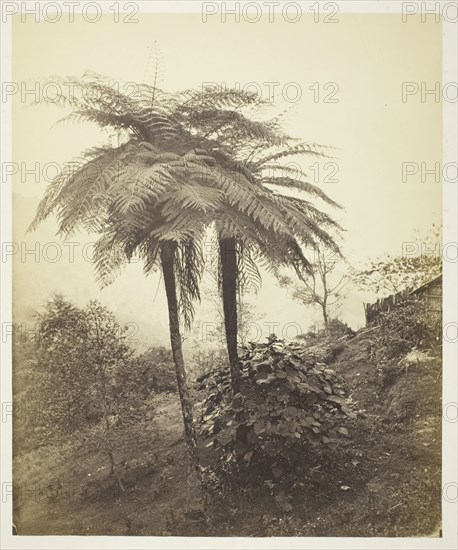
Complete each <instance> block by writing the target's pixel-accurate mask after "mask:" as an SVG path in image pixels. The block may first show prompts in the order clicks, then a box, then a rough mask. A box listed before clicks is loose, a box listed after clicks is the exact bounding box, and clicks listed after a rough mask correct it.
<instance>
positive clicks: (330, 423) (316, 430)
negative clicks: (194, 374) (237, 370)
mask: <svg viewBox="0 0 458 550" xmlns="http://www.w3.org/2000/svg"><path fill="white" fill-rule="evenodd" d="M304 352H305V350H304V348H303V347H302V346H300V345H297V344H288V343H285V342H284V341H282V340H277V339H276V338H275V337H271V338H270V339H269V341H268V342H267V343H265V344H254V343H252V344H250V345H249V346H247V347H246V348H244V352H243V354H242V356H241V358H240V367H241V372H242V388H241V391H240V392H239V393H237V394H235V395H233V393H232V390H231V384H230V373H229V369H227V368H223V369H217V370H214V371H212V372H210V373H207V374H206V375H204V376H202V377H200V378H199V379H198V383H199V389H201V390H203V389H205V390H206V391H207V392H208V394H207V397H206V399H205V400H204V403H203V414H202V430H201V431H202V435H203V436H204V438H206V439H208V440H210V441H209V443H208V445H207V446H210V447H213V448H214V449H215V451H216V453H217V455H218V458H219V460H217V461H215V464H217V466H216V467H215V469H216V470H218V469H219V470H221V471H220V473H224V472H225V473H231V472H234V471H236V470H238V471H239V472H240V471H242V470H248V471H250V472H252V473H253V475H254V474H256V475H260V476H262V477H263V478H264V479H278V478H280V477H281V478H283V479H284V478H286V477H288V476H290V475H293V476H294V475H297V472H298V470H299V469H300V468H301V466H304V465H305V464H306V462H307V453H308V451H310V449H311V448H312V447H317V446H329V447H331V448H336V447H337V444H338V441H339V438H341V437H342V436H346V435H348V430H347V429H346V428H345V427H344V423H345V420H346V418H347V417H348V416H350V417H353V416H354V413H353V411H352V408H351V401H350V400H349V399H348V398H346V396H345V392H344V389H343V386H342V384H340V383H339V381H338V379H337V376H336V374H335V371H333V370H332V369H330V368H328V367H327V365H326V364H324V363H317V362H313V361H309V360H308V359H304Z"/></svg>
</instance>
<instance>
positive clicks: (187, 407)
mask: <svg viewBox="0 0 458 550" xmlns="http://www.w3.org/2000/svg"><path fill="white" fill-rule="evenodd" d="M175 251H176V245H175V244H174V243H171V244H170V245H168V246H164V247H162V248H161V264H162V272H163V276H164V283H165V292H166V295H167V304H168V309H169V325H170V343H171V346H172V354H173V360H174V363H175V371H176V377H177V385H178V393H179V396H180V403H181V411H182V414H183V423H184V433H185V441H186V446H187V449H188V456H189V479H188V483H189V485H190V489H191V490H193V491H195V492H196V496H198V498H201V475H200V466H199V451H198V448H197V437H196V432H195V428H194V414H193V406H192V402H191V398H190V395H189V389H188V383H187V379H186V371H185V367H184V360H183V349H182V340H181V334H180V319H179V312H178V299H177V290H176V279H175V270H174V258H175Z"/></svg>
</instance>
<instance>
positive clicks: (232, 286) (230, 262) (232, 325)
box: [219, 238, 241, 393]
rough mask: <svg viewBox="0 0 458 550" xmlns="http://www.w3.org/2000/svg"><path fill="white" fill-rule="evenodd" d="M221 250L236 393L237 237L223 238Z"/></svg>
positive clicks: (237, 389) (238, 388) (231, 362)
mask: <svg viewBox="0 0 458 550" xmlns="http://www.w3.org/2000/svg"><path fill="white" fill-rule="evenodd" d="M219 252H220V260H221V282H222V289H223V308H224V326H225V330H226V342H227V352H228V355H229V363H230V366H231V380H232V388H233V390H234V393H237V392H238V391H240V385H241V375H240V364H239V357H238V354H237V329H238V325H237V253H236V242H235V239H234V238H228V239H221V240H220V243H219Z"/></svg>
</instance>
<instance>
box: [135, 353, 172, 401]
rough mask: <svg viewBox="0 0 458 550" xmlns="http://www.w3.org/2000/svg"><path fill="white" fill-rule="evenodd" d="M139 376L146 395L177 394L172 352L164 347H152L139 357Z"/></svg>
mask: <svg viewBox="0 0 458 550" xmlns="http://www.w3.org/2000/svg"><path fill="white" fill-rule="evenodd" d="M138 365H139V376H140V379H141V381H142V384H143V391H144V392H145V393H146V394H149V393H151V392H152V391H154V392H176V391H177V382H176V374H175V366H174V363H173V358H172V351H171V350H170V349H167V348H165V347H164V346H157V347H152V348H150V349H149V350H148V351H145V352H144V353H142V354H141V355H140V356H139V357H138Z"/></svg>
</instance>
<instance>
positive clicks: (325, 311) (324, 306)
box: [321, 302, 329, 330]
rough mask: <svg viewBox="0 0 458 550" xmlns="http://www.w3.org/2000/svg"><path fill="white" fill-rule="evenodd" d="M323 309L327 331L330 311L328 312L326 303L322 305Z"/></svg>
mask: <svg viewBox="0 0 458 550" xmlns="http://www.w3.org/2000/svg"><path fill="white" fill-rule="evenodd" d="M321 308H322V309H323V321H324V328H325V329H326V330H328V323H329V319H328V311H327V305H326V302H324V303H323V304H322V305H321Z"/></svg>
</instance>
